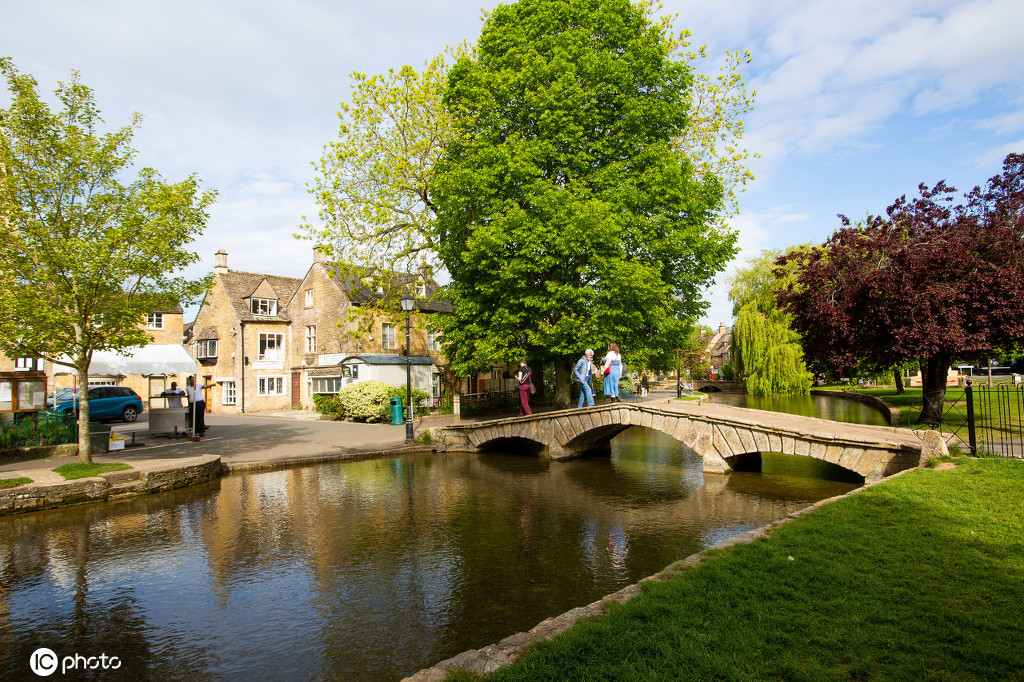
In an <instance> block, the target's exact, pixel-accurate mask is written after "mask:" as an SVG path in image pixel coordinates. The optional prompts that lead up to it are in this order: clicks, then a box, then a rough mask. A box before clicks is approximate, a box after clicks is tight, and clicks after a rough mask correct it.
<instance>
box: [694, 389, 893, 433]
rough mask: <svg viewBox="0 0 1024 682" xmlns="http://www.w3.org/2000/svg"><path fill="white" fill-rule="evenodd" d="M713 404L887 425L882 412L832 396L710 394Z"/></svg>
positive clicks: (853, 401)
mask: <svg viewBox="0 0 1024 682" xmlns="http://www.w3.org/2000/svg"><path fill="white" fill-rule="evenodd" d="M710 398H711V400H712V402H716V403H721V404H723V405H732V406H734V407H746V408H749V409H752V410H766V411H768V412H784V413H786V414H798V415H801V416H804V417H818V418H820V419H832V420H834V421H838V422H847V423H852V424H869V425H872V426H888V425H889V422H888V421H887V419H886V418H885V416H883V415H882V413H881V412H880V411H879V410H878V409H876V408H874V407H871V406H870V405H866V404H864V403H860V402H857V401H856V400H847V399H845V398H837V397H835V396H824V395H770V396H754V395H746V394H744V393H712V394H711V395H710Z"/></svg>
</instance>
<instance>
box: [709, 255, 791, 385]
mask: <svg viewBox="0 0 1024 682" xmlns="http://www.w3.org/2000/svg"><path fill="white" fill-rule="evenodd" d="M802 248H804V247H792V248H791V249H790V251H793V250H794V249H802ZM781 255H782V252H781V251H775V250H766V251H763V252H762V253H761V255H759V256H758V257H756V258H753V259H751V260H749V261H748V266H747V267H746V268H741V269H738V270H737V271H736V275H735V276H734V277H733V278H732V279H731V280H730V281H729V300H730V301H732V304H733V316H734V317H735V318H736V322H735V324H734V325H733V330H732V356H733V366H734V367H735V369H736V372H737V375H738V376H739V379H740V380H741V381H742V382H743V385H744V388H745V389H746V391H747V393H749V394H750V395H759V396H763V395H786V394H793V393H797V394H799V393H804V394H806V393H807V392H808V391H810V388H811V374H810V372H808V371H807V365H806V364H805V363H804V357H803V351H802V350H801V348H800V336H799V335H798V334H797V333H796V332H795V331H793V329H792V328H791V327H790V325H789V315H788V314H787V313H785V312H784V311H782V310H780V309H779V308H778V307H777V305H776V303H775V292H776V291H777V290H778V289H779V287H780V286H781V285H782V284H783V283H784V282H786V281H788V280H789V279H791V278H792V276H793V272H794V270H795V268H796V267H797V265H796V264H797V263H798V260H799V259H794V260H792V261H790V263H791V265H790V268H791V269H790V270H789V271H780V270H778V269H777V267H776V265H775V261H776V259H777V258H778V257H779V256H781Z"/></svg>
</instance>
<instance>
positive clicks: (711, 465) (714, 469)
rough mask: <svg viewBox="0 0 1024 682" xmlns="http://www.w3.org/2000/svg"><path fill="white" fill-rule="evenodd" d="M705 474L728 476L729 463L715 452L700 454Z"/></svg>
mask: <svg viewBox="0 0 1024 682" xmlns="http://www.w3.org/2000/svg"><path fill="white" fill-rule="evenodd" d="M701 456H702V457H703V458H704V473H705V474H728V473H730V472H731V471H732V467H731V466H729V463H728V462H726V461H725V459H724V458H723V457H722V456H721V455H720V454H718V453H717V452H715V451H711V452H708V453H702V455H701Z"/></svg>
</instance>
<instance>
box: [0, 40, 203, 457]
mask: <svg viewBox="0 0 1024 682" xmlns="http://www.w3.org/2000/svg"><path fill="white" fill-rule="evenodd" d="M0 71H2V72H3V74H4V76H5V78H6V80H7V86H8V90H9V91H10V96H11V104H10V107H9V108H8V109H6V110H4V111H2V112H0V117H2V118H0V230H2V233H3V234H2V236H0V349H2V350H3V351H4V352H5V353H7V354H8V355H16V356H35V357H42V358H45V359H47V360H50V361H63V362H64V363H65V364H67V363H68V361H69V359H70V363H71V364H73V365H74V367H75V369H76V371H77V374H78V383H79V386H81V387H83V389H84V387H86V386H88V371H89V363H90V362H91V361H92V356H93V353H94V352H95V351H98V350H115V351H121V352H130V349H131V348H133V347H137V346H140V345H144V344H145V343H147V341H148V338H147V335H146V332H145V329H144V325H143V324H142V323H143V322H144V320H145V316H146V314H147V313H149V312H151V311H153V310H157V309H160V308H164V307H168V306H174V305H178V304H179V303H181V304H188V303H190V302H192V301H195V300H198V299H199V298H200V297H201V296H202V294H203V293H204V291H205V290H206V287H207V280H206V279H200V280H191V279H187V278H185V277H183V276H181V275H180V274H176V273H180V271H181V269H182V268H185V267H186V266H189V265H191V264H193V263H196V262H198V261H199V255H198V254H196V253H194V252H192V251H190V250H189V249H188V247H189V245H190V244H191V242H192V241H193V239H194V238H195V237H196V236H197V235H199V234H200V233H201V232H202V230H203V228H204V227H205V224H206V220H207V214H206V208H207V207H208V206H209V204H210V203H211V202H212V201H213V199H214V194H213V193H212V192H209V191H206V192H203V191H201V190H200V188H199V182H198V180H197V179H196V177H195V176H190V177H188V178H186V179H185V180H182V181H181V182H177V183H167V182H164V181H162V180H161V179H160V176H159V175H158V174H157V172H156V171H154V170H153V169H151V168H143V169H141V170H140V171H139V172H138V176H137V178H135V179H134V180H132V181H130V182H129V181H128V175H129V173H130V172H131V169H132V161H133V157H134V156H135V151H134V150H133V149H132V148H131V146H130V145H131V140H132V135H133V133H134V132H135V130H136V129H137V128H138V126H139V124H140V121H141V117H140V116H139V115H138V114H135V115H134V116H133V117H132V121H131V123H130V124H129V125H127V126H124V127H122V128H119V129H117V130H114V131H112V132H107V133H101V132H99V125H100V124H101V123H102V119H101V118H100V111H99V108H98V106H97V104H96V100H95V97H94V95H93V91H92V90H91V89H90V88H88V87H86V86H85V85H83V84H82V83H81V82H80V81H79V79H78V75H77V74H75V75H74V77H73V78H72V80H71V82H67V83H63V82H62V83H60V84H59V86H58V87H57V89H56V95H57V98H58V100H59V101H60V110H59V111H51V110H50V108H49V106H48V105H47V103H46V102H45V101H43V99H41V98H40V96H39V92H38V84H37V83H36V81H35V79H34V78H32V77H31V76H29V75H24V74H20V73H18V71H17V69H16V68H15V65H14V63H13V62H12V61H11V60H10V59H7V58H4V59H0ZM80 394H81V401H80V402H81V406H80V411H79V457H80V459H81V460H82V461H83V462H90V461H91V456H92V451H91V448H90V444H89V428H88V424H89V400H88V391H86V390H82V391H80Z"/></svg>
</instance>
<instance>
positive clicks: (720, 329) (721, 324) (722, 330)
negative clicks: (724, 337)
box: [718, 322, 725, 334]
mask: <svg viewBox="0 0 1024 682" xmlns="http://www.w3.org/2000/svg"><path fill="white" fill-rule="evenodd" d="M718 333H719V334H724V333H725V322H719V323H718Z"/></svg>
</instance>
